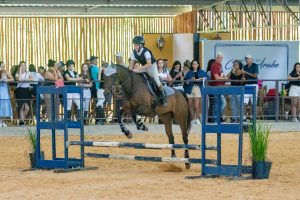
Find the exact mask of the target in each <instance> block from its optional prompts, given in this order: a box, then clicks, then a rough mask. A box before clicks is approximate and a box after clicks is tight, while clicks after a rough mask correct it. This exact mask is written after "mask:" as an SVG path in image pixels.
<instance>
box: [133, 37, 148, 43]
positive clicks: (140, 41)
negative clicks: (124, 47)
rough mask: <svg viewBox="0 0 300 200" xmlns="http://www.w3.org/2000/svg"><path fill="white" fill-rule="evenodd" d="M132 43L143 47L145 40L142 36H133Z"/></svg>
mask: <svg viewBox="0 0 300 200" xmlns="http://www.w3.org/2000/svg"><path fill="white" fill-rule="evenodd" d="M132 43H133V44H141V45H145V39H144V38H143V37H142V36H135V37H134V38H133V40H132Z"/></svg>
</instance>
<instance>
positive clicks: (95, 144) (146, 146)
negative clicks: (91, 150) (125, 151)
mask: <svg viewBox="0 0 300 200" xmlns="http://www.w3.org/2000/svg"><path fill="white" fill-rule="evenodd" d="M70 145H78V146H92V147H119V148H134V149H188V150H201V145H195V144H188V145H185V144H149V143H130V142H106V141H98V142H97V141H83V142H81V141H68V142H67V147H68V146H70ZM216 149H217V147H215V146H207V147H206V150H216Z"/></svg>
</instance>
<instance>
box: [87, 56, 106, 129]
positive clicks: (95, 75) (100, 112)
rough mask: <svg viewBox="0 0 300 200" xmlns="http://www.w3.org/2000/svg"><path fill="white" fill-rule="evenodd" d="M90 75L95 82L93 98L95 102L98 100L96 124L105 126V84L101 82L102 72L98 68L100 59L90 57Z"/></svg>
mask: <svg viewBox="0 0 300 200" xmlns="http://www.w3.org/2000/svg"><path fill="white" fill-rule="evenodd" d="M90 63H91V64H90V74H91V79H92V81H93V87H92V91H91V93H92V98H93V100H94V101H95V99H96V98H97V104H96V124H101V125H103V124H104V122H105V113H104V109H103V103H104V101H105V97H104V89H103V84H102V83H101V82H100V80H101V70H100V69H99V67H98V66H97V64H98V57H96V56H91V57H90ZM94 105H95V102H93V108H94V107H95V106H94Z"/></svg>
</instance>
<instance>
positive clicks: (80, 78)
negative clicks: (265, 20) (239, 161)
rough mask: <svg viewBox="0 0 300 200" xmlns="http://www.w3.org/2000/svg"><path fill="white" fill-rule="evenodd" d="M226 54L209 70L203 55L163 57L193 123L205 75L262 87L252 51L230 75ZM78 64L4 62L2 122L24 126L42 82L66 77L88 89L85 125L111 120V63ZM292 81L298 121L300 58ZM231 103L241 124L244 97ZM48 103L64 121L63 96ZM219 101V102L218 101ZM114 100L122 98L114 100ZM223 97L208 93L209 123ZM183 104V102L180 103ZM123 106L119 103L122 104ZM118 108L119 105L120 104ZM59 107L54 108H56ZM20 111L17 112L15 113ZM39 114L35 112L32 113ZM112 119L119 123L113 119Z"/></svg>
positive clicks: (48, 116) (218, 82)
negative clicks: (107, 78)
mask: <svg viewBox="0 0 300 200" xmlns="http://www.w3.org/2000/svg"><path fill="white" fill-rule="evenodd" d="M222 61H223V54H222V53H221V52H219V53H217V55H216V57H215V59H211V60H209V62H208V64H207V67H206V71H204V69H203V67H202V66H200V64H199V62H198V60H193V61H191V62H190V61H189V60H186V61H185V62H184V63H183V64H182V63H181V62H180V61H178V60H176V61H174V63H173V65H172V67H170V68H169V66H168V60H166V59H158V60H157V61H156V63H157V69H158V76H159V79H160V81H161V82H162V84H163V85H168V86H170V87H173V88H175V89H177V90H183V91H184V92H185V93H186V95H187V97H188V106H189V109H190V113H191V115H192V116H191V117H192V119H193V120H192V123H193V124H200V121H201V117H200V112H201V111H200V107H201V98H202V95H201V90H202V88H203V86H204V83H205V82H206V80H213V81H209V82H208V84H209V85H210V86H213V87H214V86H224V85H225V84H226V85H228V83H229V84H231V85H232V86H243V85H252V86H255V87H256V91H257V90H258V74H259V69H258V65H257V64H256V63H254V62H253V58H252V56H251V55H249V54H248V55H246V56H245V62H246V64H245V65H244V66H243V64H242V61H241V60H234V61H233V62H232V68H231V70H230V72H229V73H228V74H224V73H223V70H222ZM116 63H117V64H120V65H123V66H124V67H128V65H127V64H125V62H124V58H123V55H122V53H120V52H118V53H117V54H116ZM77 65H78V63H75V62H74V61H73V60H68V61H66V63H64V62H63V61H54V60H52V59H50V60H49V61H48V64H47V68H46V67H43V66H39V67H38V68H36V66H35V65H33V64H30V65H28V67H27V64H26V62H24V61H21V62H20V63H19V65H15V66H13V67H11V69H10V71H8V70H6V68H5V64H4V63H3V62H0V127H6V126H7V121H11V120H12V119H13V118H15V119H18V124H19V126H24V125H25V121H26V120H27V119H28V116H29V114H30V109H34V105H33V104H32V101H33V99H34V98H35V97H36V87H37V85H44V86H51V85H55V84H59V82H63V83H62V84H64V85H78V86H81V87H83V88H84V90H83V92H84V102H83V111H84V113H83V116H84V122H85V124H88V122H89V120H88V119H90V118H91V116H92V115H93V117H94V119H95V123H96V124H100V125H103V124H105V123H106V122H107V119H106V118H107V116H105V108H106V107H107V106H109V107H110V105H111V98H112V95H111V94H110V93H109V92H108V91H107V90H105V87H104V85H105V83H104V84H103V82H102V81H101V77H102V76H101V74H102V73H103V71H104V70H105V65H106V63H104V62H103V63H102V64H101V66H100V67H99V64H98V57H96V56H91V57H90V58H89V59H87V60H86V61H85V62H84V63H82V64H81V65H80V66H81V67H80V71H79V72H77V71H75V66H77ZM140 66H141V64H140V63H139V62H137V61H135V62H134V66H133V69H134V68H139V67H140ZM288 80H290V82H289V85H290V91H289V95H290V96H291V99H292V117H293V118H292V121H294V122H298V121H299V119H298V117H299V110H300V81H296V80H300V63H296V64H295V65H294V68H293V71H292V72H291V73H290V74H289V76H288ZM229 98H230V100H229V107H230V111H231V117H230V121H231V122H232V123H237V122H239V121H240V120H246V119H247V112H245V115H244V118H243V119H240V118H239V116H240V115H239V113H240V112H241V110H240V108H239V106H237V105H239V104H240V102H239V101H240V98H239V96H237V95H232V96H230V97H229ZM42 99H43V102H44V103H43V105H44V107H45V109H44V111H43V113H44V117H43V118H44V120H53V119H55V120H57V119H58V120H59V119H61V116H60V105H62V104H63V102H62V101H61V100H60V99H61V97H60V96H55V97H54V107H55V109H51V95H49V94H45V95H44V96H42ZM219 101H220V102H219ZM251 101H252V98H251V96H249V95H245V97H244V103H245V105H247V104H249V103H252V102H251ZM114 102H118V100H117V99H114ZM226 102H228V101H226V100H225V97H224V96H221V98H216V96H210V98H209V111H208V112H209V116H210V117H209V119H208V120H209V122H218V121H220V122H223V121H224V120H225V119H224V118H223V115H224V109H225V106H226ZM219 103H220V105H221V112H219V113H218V112H217V109H216V107H217V106H216V105H218V104H219ZM178 106H180V105H178ZM119 107H120V106H119ZM114 109H116V110H118V109H119V108H118V106H115V107H114ZM79 110H80V103H79V95H78V94H74V93H72V94H71V93H70V94H67V111H66V112H67V117H68V119H74V120H75V119H78V118H79ZM52 112H54V113H52ZM14 113H15V114H14ZM33 113H35V112H33ZM112 122H115V121H114V120H112Z"/></svg>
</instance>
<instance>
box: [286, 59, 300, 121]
mask: <svg viewBox="0 0 300 200" xmlns="http://www.w3.org/2000/svg"><path fill="white" fill-rule="evenodd" d="M288 80H290V84H291V87H290V91H289V96H290V97H291V101H292V115H293V119H292V120H293V122H299V120H300V119H299V120H298V119H297V110H298V117H299V118H300V113H299V111H300V63H299V62H297V63H295V65H294V69H293V71H292V72H291V73H290V74H289V76H288Z"/></svg>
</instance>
